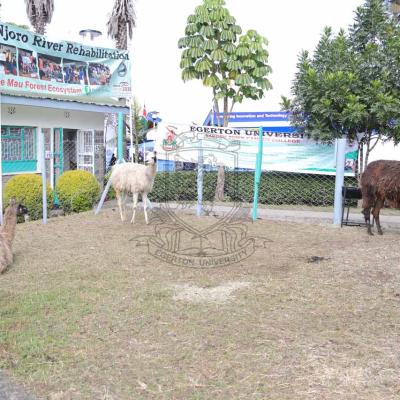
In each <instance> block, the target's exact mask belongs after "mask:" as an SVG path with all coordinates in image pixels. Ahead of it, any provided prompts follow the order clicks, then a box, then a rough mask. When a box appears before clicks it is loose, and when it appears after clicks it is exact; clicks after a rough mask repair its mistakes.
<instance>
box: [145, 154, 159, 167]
mask: <svg viewBox="0 0 400 400" xmlns="http://www.w3.org/2000/svg"><path fill="white" fill-rule="evenodd" d="M156 163H157V152H156V151H153V152H151V153H149V155H148V156H147V160H146V164H150V165H154V164H156Z"/></svg>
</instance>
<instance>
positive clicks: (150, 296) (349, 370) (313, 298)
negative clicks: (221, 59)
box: [0, 209, 400, 400]
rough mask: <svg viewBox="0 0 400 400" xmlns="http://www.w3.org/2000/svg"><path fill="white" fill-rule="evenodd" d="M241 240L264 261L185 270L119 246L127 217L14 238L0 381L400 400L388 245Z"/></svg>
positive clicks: (123, 393) (129, 245)
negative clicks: (5, 376) (251, 243)
mask: <svg viewBox="0 0 400 400" xmlns="http://www.w3.org/2000/svg"><path fill="white" fill-rule="evenodd" d="M185 219H186V220H187V221H188V222H190V223H192V224H195V225H196V224H198V222H197V219H196V218H195V217H191V216H186V217H185ZM208 220H209V221H214V220H213V218H212V217H207V218H206V219H205V220H203V223H204V221H205V222H207V221H208ZM248 226H249V235H250V236H251V235H255V236H257V235H258V236H264V237H266V238H268V239H269V241H268V242H267V243H266V248H264V249H262V248H259V249H257V251H256V253H255V254H254V255H253V256H251V257H250V258H248V259H246V260H244V261H243V262H242V263H240V264H236V265H231V266H229V267H223V268H212V269H190V268H184V267H177V266H173V265H170V264H166V263H163V262H160V261H158V260H157V259H154V258H152V257H151V256H149V255H148V253H147V249H146V247H135V246H134V242H133V241H132V239H133V238H134V237H135V236H136V235H138V234H152V233H153V230H154V227H152V226H146V225H145V224H144V221H143V215H142V214H141V213H140V214H139V215H138V223H137V224H136V225H134V226H132V225H130V224H129V223H128V222H125V223H122V222H121V221H120V220H119V217H118V215H117V213H116V212H114V211H112V210H111V209H108V210H104V211H103V212H102V213H101V214H100V215H98V216H94V215H93V214H92V213H85V214H79V215H73V216H68V217H60V218H54V219H51V220H50V221H49V224H48V225H47V226H43V225H42V224H41V223H40V222H32V223H26V224H21V225H18V231H17V237H16V241H15V254H16V257H15V263H14V265H13V266H12V267H11V268H10V269H9V270H8V271H7V272H6V273H5V274H3V275H1V276H0V368H4V369H6V370H7V371H8V372H9V373H10V374H12V375H13V376H15V377H16V379H18V380H19V381H20V382H23V383H24V384H25V385H26V386H27V388H29V389H30V390H31V391H32V392H34V393H36V394H37V395H38V396H39V397H41V398H44V399H51V400H65V399H71V400H75V399H77V400H80V399H83V400H97V399H102V400H112V399H113V400H117V399H118V400H125V399H126V400H128V399H129V400H131V399H135V400H136V399H185V400H189V399H193V400H195V399H197V400H200V399H207V400H208V399H229V400H231V399H268V400H286V399H291V400H292V399H293V400H302V399H318V400H321V399H326V400H338V399H340V400H346V399H349V400H350V399H351V400H354V399H357V400H364V399H365V400H367V399H368V400H372V399H373V400H377V399H393V400H394V399H399V398H400V346H399V343H400V249H399V242H400V232H399V231H397V232H396V231H392V232H385V235H384V236H382V237H381V236H374V237H369V236H367V234H366V232H365V228H356V227H345V228H343V229H337V228H333V227H332V226H330V225H310V224H300V223H287V222H271V221H257V222H256V223H254V224H252V223H249V224H248Z"/></svg>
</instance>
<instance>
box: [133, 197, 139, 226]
mask: <svg viewBox="0 0 400 400" xmlns="http://www.w3.org/2000/svg"><path fill="white" fill-rule="evenodd" d="M132 198H133V213H132V219H131V224H133V223H134V222H135V214H136V207H137V203H138V198H139V193H133V194H132Z"/></svg>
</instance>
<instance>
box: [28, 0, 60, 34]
mask: <svg viewBox="0 0 400 400" xmlns="http://www.w3.org/2000/svg"><path fill="white" fill-rule="evenodd" d="M25 5H26V14H27V16H28V18H29V21H30V23H31V24H32V26H33V29H34V30H35V32H36V33H38V34H39V35H44V34H45V31H46V25H47V24H48V23H50V22H51V18H52V16H53V12H54V1H53V0H25Z"/></svg>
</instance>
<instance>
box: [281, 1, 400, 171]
mask: <svg viewBox="0 0 400 400" xmlns="http://www.w3.org/2000/svg"><path fill="white" fill-rule="evenodd" d="M399 61H400V33H399V28H398V27H397V26H396V24H395V23H394V20H393V19H392V17H391V16H390V14H389V12H388V10H387V7H386V4H385V0H366V1H365V4H364V5H363V6H360V7H358V8H357V11H356V16H355V19H354V23H353V24H352V25H351V26H350V28H349V32H348V33H347V34H346V33H345V31H343V30H341V31H340V32H339V33H338V35H336V36H334V35H333V34H332V30H331V29H330V28H325V30H324V32H323V34H322V36H321V39H320V41H319V43H318V45H317V47H316V49H315V52H314V54H313V55H312V56H311V55H310V54H309V53H308V52H306V51H303V52H302V53H301V54H300V56H299V59H298V65H297V72H296V75H295V79H294V82H293V86H292V94H293V97H292V99H288V98H285V97H283V101H282V107H283V108H284V109H286V110H288V111H290V112H291V119H292V122H293V124H294V125H295V126H296V127H297V129H298V130H299V131H301V132H304V133H305V134H307V135H308V136H310V137H312V138H314V139H316V140H320V141H322V142H332V141H333V140H335V139H336V138H341V137H347V138H348V139H349V140H350V141H356V142H357V143H358V146H359V155H360V158H359V169H358V172H359V174H361V172H362V171H363V167H364V165H366V164H367V163H368V157H369V154H370V152H371V151H372V149H373V148H374V147H375V145H376V143H377V142H378V140H379V139H381V138H387V139H393V140H394V142H395V143H397V142H399V141H400V100H399V94H400V84H399V77H400V64H399Z"/></svg>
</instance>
